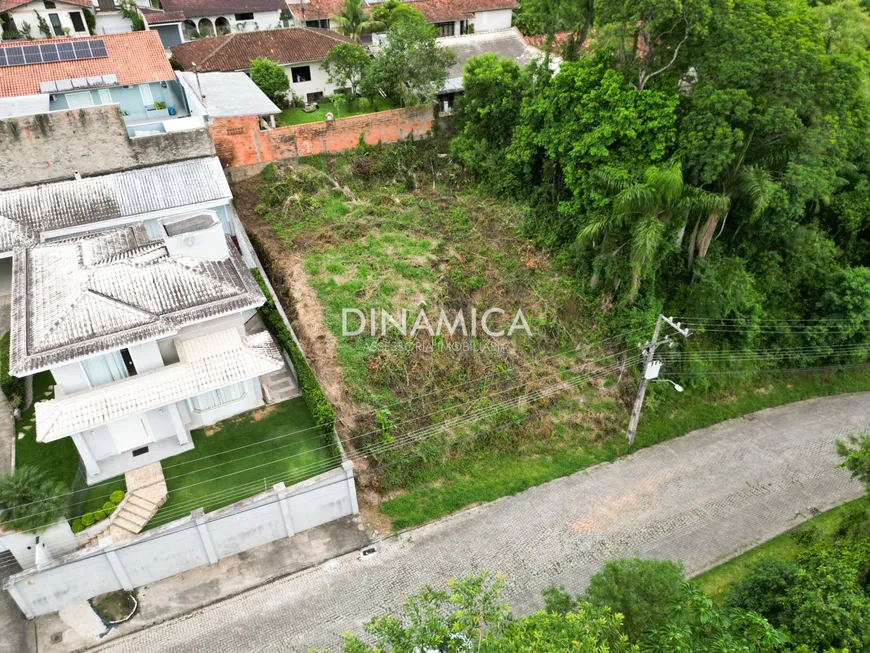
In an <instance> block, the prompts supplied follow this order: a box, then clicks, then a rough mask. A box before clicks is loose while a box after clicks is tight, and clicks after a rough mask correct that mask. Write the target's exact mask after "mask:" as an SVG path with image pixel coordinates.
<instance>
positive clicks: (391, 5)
mask: <svg viewBox="0 0 870 653" xmlns="http://www.w3.org/2000/svg"><path fill="white" fill-rule="evenodd" d="M372 20H375V21H378V22H379V23H383V25H384V26H385V28H387V29H389V28H390V27H392V26H393V25H395V24H396V23H397V22H399V21H400V20H413V21H417V22H420V23H424V24H425V23H426V17H425V16H424V15H423V14H422V13H420V10H419V9H415V8H414V7H412V6H410V5H407V4H405V3H404V2H400V1H399V0H386V2H380V3H376V4H374V5H373V6H372Z"/></svg>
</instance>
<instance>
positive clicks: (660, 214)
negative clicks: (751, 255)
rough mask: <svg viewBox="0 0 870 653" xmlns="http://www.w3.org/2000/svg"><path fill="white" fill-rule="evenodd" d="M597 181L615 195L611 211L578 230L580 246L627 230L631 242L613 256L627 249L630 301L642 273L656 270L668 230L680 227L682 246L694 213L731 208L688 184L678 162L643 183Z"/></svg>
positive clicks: (648, 173)
mask: <svg viewBox="0 0 870 653" xmlns="http://www.w3.org/2000/svg"><path fill="white" fill-rule="evenodd" d="M596 177H597V179H598V181H599V183H600V185H601V186H602V188H603V190H604V191H605V192H606V193H608V194H610V195H613V196H614V197H613V204H612V210H611V211H610V213H603V214H599V215H598V216H595V217H593V218H592V219H591V220H590V221H589V222H587V224H586V225H585V226H584V227H583V228H582V229H581V230H580V233H579V234H578V236H577V242H578V243H579V244H581V245H583V244H588V243H594V242H595V241H597V240H598V239H599V237H606V236H607V235H609V234H612V233H613V232H614V231H615V230H617V229H619V228H622V227H625V226H628V227H629V238H628V240H627V241H626V242H624V243H622V244H621V245H620V246H619V247H618V248H617V249H616V250H615V251H614V252H613V255H616V254H617V253H618V252H619V251H620V250H621V249H622V248H623V247H624V246H626V245H628V246H629V258H630V263H631V289H630V291H629V301H633V300H634V298H635V297H636V296H637V292H638V289H639V288H640V281H641V278H642V277H643V276H644V273H645V272H646V271H648V270H649V269H650V268H652V267H653V266H654V264H655V262H656V255H657V253H658V252H659V251H660V249H661V248H662V245H663V243H664V240H665V234H666V231H667V230H668V228H671V229H672V230H673V229H678V233H677V245H679V244H680V243H681V242H682V238H683V234H684V233H685V225H686V220H687V219H688V218H689V216H690V215H694V214H697V215H709V214H711V213H713V212H715V211H722V212H724V211H727V210H728V206H729V201H728V198H726V197H723V196H722V195H717V194H715V193H711V192H709V191H705V190H702V189H700V188H696V187H694V186H690V185H688V184H686V183H684V181H683V171H682V167H681V166H680V163H679V161H672V162H670V163H668V164H667V165H665V166H661V167H658V166H651V167H649V168H647V169H646V170H645V171H644V173H643V178H642V180H641V181H639V182H628V181H625V180H622V179H617V178H615V177H613V176H612V175H610V174H608V173H605V172H601V171H599V172H598V173H597V174H596Z"/></svg>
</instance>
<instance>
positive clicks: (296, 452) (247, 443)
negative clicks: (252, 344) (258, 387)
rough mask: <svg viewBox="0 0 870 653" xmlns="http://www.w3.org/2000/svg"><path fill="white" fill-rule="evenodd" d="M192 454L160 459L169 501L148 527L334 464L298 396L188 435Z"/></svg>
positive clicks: (296, 480) (295, 480)
mask: <svg viewBox="0 0 870 653" xmlns="http://www.w3.org/2000/svg"><path fill="white" fill-rule="evenodd" d="M192 436H193V443H194V447H195V448H194V449H193V450H192V451H188V452H186V453H183V454H181V455H178V456H174V457H173V458H169V459H167V460H164V461H163V463H162V465H163V475H164V476H165V477H166V486H167V488H168V489H169V499H168V500H167V502H166V503H165V504H164V505H163V507H162V508H160V510H159V511H158V512H157V514H156V515H155V516H154V518H153V519H152V520H151V521H150V522H148V526H147V527H148V528H153V527H155V526H160V525H161V524H165V523H167V522H170V521H172V520H173V519H178V518H179V517H184V516H185V515H187V514H189V513H190V512H191V511H193V510H195V509H197V508H204V509H205V511H206V512H210V511H212V510H217V509H218V508H222V507H223V506H228V505H230V504H231V503H235V502H236V501H240V500H241V499H244V498H246V497H249V496H253V495H255V494H258V493H260V492H263V491H265V490H268V489H270V488H271V487H272V486H273V485H275V483H278V482H280V481H283V482H284V483H285V484H286V485H288V486H289V485H292V484H293V483H299V482H300V481H304V480H305V479H307V478H311V477H312V476H316V475H317V474H320V473H322V472H325V471H328V470H329V469H332V468H333V467H335V466H337V465H338V462H339V461H336V460H334V459H333V456H332V453H331V448H330V447H329V446H327V443H326V442H325V441H324V438H323V436H322V435H321V434H320V432H319V431H318V430H317V429H315V428H314V421H313V420H312V419H311V414H310V413H309V412H308V408H307V407H306V406H305V402H304V401H303V399H302V398H301V397H297V398H296V399H291V400H290V401H284V402H282V403H280V404H275V405H273V406H267V407H265V408H261V409H259V410H255V411H253V412H250V413H246V414H244V415H239V416H238V417H233V418H231V419H228V420H224V421H223V422H219V423H218V424H216V425H215V426H212V427H209V428H206V429H198V430H196V431H193V432H192Z"/></svg>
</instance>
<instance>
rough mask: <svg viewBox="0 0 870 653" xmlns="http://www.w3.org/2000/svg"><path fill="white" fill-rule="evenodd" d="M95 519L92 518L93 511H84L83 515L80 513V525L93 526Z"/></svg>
mask: <svg viewBox="0 0 870 653" xmlns="http://www.w3.org/2000/svg"><path fill="white" fill-rule="evenodd" d="M95 521H96V520H95V519H94V513H92V512H86V513H85V514H84V515H82V525H83V526H84V527H85V528H87V527H88V526H93V525H94V522H95Z"/></svg>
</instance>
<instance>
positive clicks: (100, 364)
mask: <svg viewBox="0 0 870 653" xmlns="http://www.w3.org/2000/svg"><path fill="white" fill-rule="evenodd" d="M124 351H127V350H126V349H125V350H124ZM129 356H130V353H129V352H127V357H128V358H129ZM132 364H133V361H132V360H131V361H130V365H131V366H132ZM82 367H83V368H84V370H85V375H86V376H87V377H88V381H89V382H90V384H91V387H92V388H96V387H97V386H100V385H105V384H107V383H111V382H112V381H120V380H121V379H126V378H127V377H128V376H130V372H129V368H128V367H127V361H126V360H125V359H124V356H123V355H122V354H121V352H120V351H113V352H109V353H108V354H103V355H102V356H97V357H95V358H88V359H87V360H83V361H82ZM133 373H134V374H135V370H134V371H133Z"/></svg>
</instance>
